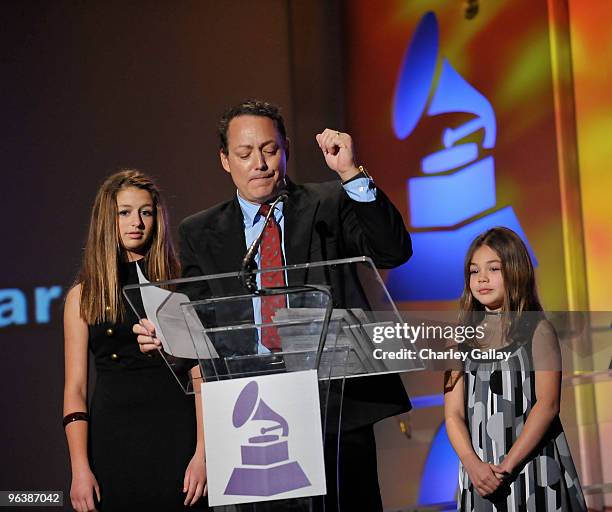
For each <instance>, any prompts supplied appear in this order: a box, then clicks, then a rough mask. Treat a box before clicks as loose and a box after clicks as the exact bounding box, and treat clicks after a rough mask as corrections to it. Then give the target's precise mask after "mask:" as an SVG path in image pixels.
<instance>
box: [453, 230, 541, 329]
mask: <svg viewBox="0 0 612 512" xmlns="http://www.w3.org/2000/svg"><path fill="white" fill-rule="evenodd" d="M483 245H486V246H487V247H489V248H491V249H492V250H494V251H495V252H496V253H497V255H498V256H499V259H500V261H501V272H502V277H503V280H504V303H503V305H502V309H501V311H502V312H503V313H507V314H506V315H504V318H505V319H507V320H508V321H507V323H506V327H505V334H506V336H507V337H508V339H509V340H511V339H514V338H515V337H516V335H517V334H518V332H519V325H520V324H519V320H520V318H521V316H522V314H523V313H524V312H527V311H542V305H541V304H540V300H539V299H538V293H537V290H536V282H535V273H534V270H533V264H532V262H531V258H530V257H529V252H528V251H527V247H525V244H524V243H523V241H522V240H521V238H520V237H519V236H518V235H517V234H516V233H515V232H514V231H512V230H511V229H508V228H505V227H495V228H491V229H489V230H488V231H485V232H484V233H482V234H480V235H478V236H477V237H476V238H475V239H474V241H473V242H472V244H471V245H470V248H469V249H468V252H467V254H466V256H465V261H464V264H463V275H464V287H463V293H462V295H461V299H460V300H459V309H460V310H461V320H462V323H465V324H469V325H476V324H477V323H479V322H480V321H481V320H482V318H483V316H484V312H485V307H484V305H483V304H481V303H480V302H479V301H478V300H477V299H475V298H474V296H473V295H472V291H471V290H470V263H471V261H472V258H473V256H474V253H475V252H476V250H477V249H478V248H480V247H482V246H483ZM523 327H524V325H523ZM520 331H521V332H524V329H523V328H521V329H520Z"/></svg>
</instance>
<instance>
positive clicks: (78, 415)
mask: <svg viewBox="0 0 612 512" xmlns="http://www.w3.org/2000/svg"><path fill="white" fill-rule="evenodd" d="M74 421H89V414H87V413H86V412H71V413H70V414H66V416H64V421H63V424H64V428H66V425H68V423H72V422H74Z"/></svg>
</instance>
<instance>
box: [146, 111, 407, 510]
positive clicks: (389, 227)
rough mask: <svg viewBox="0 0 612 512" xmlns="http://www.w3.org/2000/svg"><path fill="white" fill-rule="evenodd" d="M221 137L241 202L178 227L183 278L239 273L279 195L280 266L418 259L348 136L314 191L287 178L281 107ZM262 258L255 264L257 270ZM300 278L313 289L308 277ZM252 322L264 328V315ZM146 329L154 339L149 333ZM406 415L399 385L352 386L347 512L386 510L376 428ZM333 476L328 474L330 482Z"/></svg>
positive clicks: (340, 292)
mask: <svg viewBox="0 0 612 512" xmlns="http://www.w3.org/2000/svg"><path fill="white" fill-rule="evenodd" d="M219 137H220V159H221V164H222V166H223V168H224V170H225V171H226V172H228V173H229V174H230V175H231V177H232V180H233V181H234V184H235V185H236V188H237V193H236V196H235V197H234V198H232V199H230V200H229V201H226V202H224V203H221V204H219V205H216V206H213V207H212V208H209V209H207V210H205V211H203V212H200V213H197V214H195V215H193V216H191V217H188V218H187V219H185V220H184V221H183V222H182V223H181V225H180V227H179V234H180V258H181V264H182V271H183V276H184V277H191V276H201V275H210V274H217V273H224V272H236V271H238V270H240V267H241V263H242V259H243V256H244V253H245V252H246V249H247V247H248V246H249V245H250V244H251V242H252V241H253V240H254V239H255V238H256V237H257V235H258V234H259V232H261V230H262V228H263V223H264V221H263V217H264V214H263V212H262V209H261V208H262V207H261V205H265V204H267V203H270V202H271V201H273V200H274V199H275V198H276V197H277V196H278V195H279V194H280V193H281V192H283V193H287V195H288V197H287V199H286V200H285V201H284V202H282V203H279V208H278V209H276V210H275V211H274V212H273V214H274V215H272V217H271V221H272V224H274V226H275V227H274V229H276V230H277V231H278V233H279V235H280V236H279V238H280V241H279V242H278V243H279V249H280V251H274V253H275V254H276V253H279V252H280V253H281V256H278V258H279V260H278V261H277V263H284V264H288V265H291V264H298V263H306V262H313V261H325V260H332V259H339V258H348V257H352V256H368V257H370V258H372V260H373V261H374V263H375V264H376V266H377V267H380V268H392V267H395V266H398V265H400V264H402V263H404V262H405V261H407V260H408V258H409V257H410V256H411V253H412V250H411V242H410V236H409V234H408V232H407V231H406V229H405V227H404V224H403V221H402V217H401V215H400V213H399V212H398V211H397V209H396V208H395V207H394V206H393V205H392V204H391V202H390V201H389V200H388V199H387V197H386V196H385V195H384V193H383V192H382V190H380V189H378V188H376V186H375V185H374V182H373V181H372V179H371V178H370V176H369V175H368V174H367V171H365V169H364V168H363V167H362V166H357V165H356V163H355V159H354V151H353V142H352V139H351V136H350V135H349V134H347V133H341V132H339V131H336V130H331V129H326V130H324V131H323V132H322V133H320V134H318V135H316V141H317V143H318V145H319V147H320V149H321V151H322V153H323V156H324V158H325V161H326V163H327V165H328V167H329V168H330V169H331V170H332V171H334V172H335V173H336V174H337V175H338V178H339V180H335V181H333V182H328V183H320V184H307V185H297V184H294V183H292V182H291V181H290V180H289V179H288V178H287V177H286V175H285V170H286V163H287V159H288V158H289V153H290V145H289V139H288V138H287V135H286V131H285V125H284V121H283V118H282V116H281V114H280V111H279V109H278V107H276V106H275V105H272V104H269V103H266V102H261V101H248V102H245V103H242V104H240V105H237V106H236V107H233V108H232V109H230V110H228V111H227V112H226V114H225V115H224V116H223V118H222V119H221V121H220V124H219ZM262 251H263V249H262ZM260 252H261V251H260ZM261 257H262V256H261V255H258V259H257V262H258V263H261ZM302 278H303V279H304V280H306V281H308V278H307V277H305V276H302ZM291 280H292V276H291V275H289V284H301V283H292V282H291ZM226 282H227V281H226ZM210 286H211V288H213V289H212V290H211V292H212V293H213V294H216V295H218V294H227V293H229V292H231V290H228V289H226V287H227V284H223V283H222V282H221V281H218V282H216V281H212V282H211V283H210ZM236 286H237V285H236ZM215 287H220V289H218V290H217V289H214V288H215ZM221 288H223V289H221ZM357 288H358V286H357V284H356V283H355V282H354V280H352V279H351V276H350V275H347V276H340V282H339V283H337V286H335V287H334V300H335V305H336V306H339V307H358V306H359V298H358V297H359V290H358V289H357ZM246 314H247V315H250V316H251V318H252V315H259V317H260V318H261V314H262V312H261V311H250V312H247V313H246ZM147 327H148V328H149V332H151V328H152V325H148V326H147ZM135 332H137V333H138V334H140V336H139V338H138V340H139V343H140V344H141V349H142V350H143V351H148V350H151V349H152V348H157V346H158V345H159V341H158V340H156V339H155V338H154V337H151V336H149V335H147V331H145V330H144V329H143V328H142V327H140V326H135ZM244 343H245V345H244V346H242V347H240V348H238V347H231V349H232V352H233V353H257V352H262V351H266V350H267V348H266V347H267V345H265V343H264V342H263V341H262V340H259V339H257V337H246V339H245V340H244ZM262 344H263V345H262ZM409 408H410V402H409V400H408V397H407V395H406V393H405V391H404V388H403V386H402V383H401V381H400V379H399V377H398V376H397V375H387V376H382V377H368V378H361V379H350V380H349V381H347V383H346V387H345V401H344V405H343V423H342V435H341V459H340V503H341V508H342V510H350V511H352V510H364V511H368V512H373V511H377V510H382V504H381V500H380V491H379V487H378V477H377V470H376V447H375V443H374V433H373V428H372V426H373V424H374V423H375V422H376V421H378V420H380V419H383V418H385V417H388V416H392V415H395V414H399V413H402V412H405V411H407V410H408V409H409ZM326 444H332V445H333V444H334V443H326ZM331 453H333V450H330V453H326V465H327V466H328V467H332V466H333V465H334V463H335V461H334V460H333V459H334V457H333V455H332V454H331ZM333 474H334V473H333V472H330V476H332V475H333ZM336 500H337V497H336V496H335V477H333V480H332V481H328V497H327V498H326V503H327V504H328V505H327V507H328V508H327V510H335V509H336Z"/></svg>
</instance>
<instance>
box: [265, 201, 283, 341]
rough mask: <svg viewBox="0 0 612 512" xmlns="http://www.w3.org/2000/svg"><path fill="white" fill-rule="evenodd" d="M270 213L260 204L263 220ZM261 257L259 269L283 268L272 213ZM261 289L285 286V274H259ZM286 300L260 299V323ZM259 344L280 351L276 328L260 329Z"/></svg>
mask: <svg viewBox="0 0 612 512" xmlns="http://www.w3.org/2000/svg"><path fill="white" fill-rule="evenodd" d="M269 211H270V205H269V204H262V205H261V207H260V208H259V214H260V215H261V216H262V217H264V218H265V216H266V215H267V214H268V212H269ZM259 254H260V256H261V259H260V263H259V268H261V270H265V269H268V268H274V267H282V266H283V252H282V249H281V230H280V226H279V225H278V222H276V218H275V217H274V213H272V215H271V216H270V220H269V221H268V223H267V224H266V227H265V229H264V233H263V237H262V239H261V246H260V247H259ZM261 286H262V288H273V287H276V286H285V272H283V271H282V270H281V271H277V272H264V273H262V274H261ZM286 307H287V300H286V298H285V295H271V296H270V295H264V296H263V297H262V298H261V321H262V323H264V324H265V323H270V322H272V317H273V316H274V314H275V313H276V310H278V309H282V308H286ZM261 343H262V345H263V346H264V347H266V348H267V349H268V350H271V351H278V350H280V349H281V340H280V336H279V335H278V330H277V329H276V327H273V326H272V327H262V328H261Z"/></svg>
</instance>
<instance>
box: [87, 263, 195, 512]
mask: <svg viewBox="0 0 612 512" xmlns="http://www.w3.org/2000/svg"><path fill="white" fill-rule="evenodd" d="M119 270H120V272H119V274H120V281H121V285H122V286H123V285H125V284H133V283H138V274H137V271H136V263H121V264H120V269H119ZM123 301H124V306H125V310H126V315H125V319H124V321H123V322H121V323H119V324H109V323H104V324H98V325H94V326H90V327H89V347H90V350H91V351H92V353H93V356H94V359H95V366H96V382H95V388H94V392H93V396H92V400H91V407H90V423H89V443H90V460H91V467H92V470H93V473H94V475H95V476H96V479H97V480H98V484H99V485H100V494H101V501H100V504H99V505H98V510H101V511H104V512H108V511H117V510H146V509H149V510H165V511H173V510H184V509H185V508H184V507H183V501H184V499H185V495H184V494H183V492H182V491H183V479H184V476H185V470H186V469H187V465H188V464H189V461H190V460H191V457H192V456H193V454H194V451H195V446H196V417H195V405H194V398H193V396H187V395H185V394H184V393H183V391H182V389H181V388H180V387H179V385H178V383H177V382H176V380H175V378H174V376H173V375H172V374H171V373H170V370H169V369H168V367H167V366H166V364H165V362H164V360H163V359H162V358H161V357H160V356H159V354H158V353H157V352H155V353H153V354H151V355H145V354H142V353H141V352H140V349H139V348H138V342H137V341H136V335H135V334H133V332H132V325H133V324H135V323H137V322H138V319H137V318H136V316H135V315H134V313H133V311H132V310H131V308H130V307H129V305H128V304H127V302H126V301H125V299H123ZM191 510H193V508H191Z"/></svg>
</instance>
